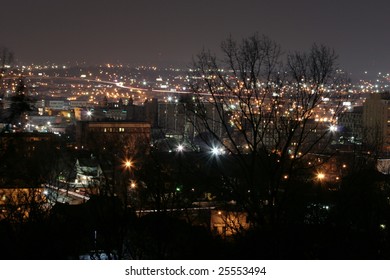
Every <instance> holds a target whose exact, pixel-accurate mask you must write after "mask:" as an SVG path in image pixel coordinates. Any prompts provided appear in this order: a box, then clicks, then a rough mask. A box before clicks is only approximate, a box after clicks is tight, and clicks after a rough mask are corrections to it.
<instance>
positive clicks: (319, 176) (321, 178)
mask: <svg viewBox="0 0 390 280" xmlns="http://www.w3.org/2000/svg"><path fill="white" fill-rule="evenodd" d="M317 179H318V180H320V181H321V180H324V179H325V174H324V173H321V172H320V173H318V174H317Z"/></svg>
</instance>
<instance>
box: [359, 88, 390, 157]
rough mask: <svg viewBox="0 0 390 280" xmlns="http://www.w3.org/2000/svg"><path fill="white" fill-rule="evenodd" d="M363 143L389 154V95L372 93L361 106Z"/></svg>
mask: <svg viewBox="0 0 390 280" xmlns="http://www.w3.org/2000/svg"><path fill="white" fill-rule="evenodd" d="M363 135H364V142H365V143H367V144H368V145H369V146H371V147H372V148H374V149H377V150H378V151H379V152H385V153H388V152H390V93H373V94H371V96H370V97H369V98H368V99H367V100H366V102H365V103H364V105H363Z"/></svg>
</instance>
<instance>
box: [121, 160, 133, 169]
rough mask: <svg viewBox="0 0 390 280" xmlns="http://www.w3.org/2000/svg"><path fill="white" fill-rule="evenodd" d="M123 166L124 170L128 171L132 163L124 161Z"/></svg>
mask: <svg viewBox="0 0 390 280" xmlns="http://www.w3.org/2000/svg"><path fill="white" fill-rule="evenodd" d="M123 165H124V166H125V168H127V169H130V168H131V167H132V165H133V163H132V162H131V161H130V160H125V162H124V163H123Z"/></svg>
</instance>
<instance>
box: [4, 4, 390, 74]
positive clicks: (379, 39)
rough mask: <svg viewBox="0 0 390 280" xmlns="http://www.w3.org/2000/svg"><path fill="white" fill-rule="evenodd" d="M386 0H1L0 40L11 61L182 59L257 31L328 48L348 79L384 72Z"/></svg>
mask: <svg viewBox="0 0 390 280" xmlns="http://www.w3.org/2000/svg"><path fill="white" fill-rule="evenodd" d="M389 8H390V4H389V2H388V1H383V0H373V1H370V5H367V3H366V1H362V0H357V1H356V0H341V1H334V0H329V1H317V0H316V1H309V0H297V1H288V0H280V1H268V0H261V1H254V0H243V1H233V0H224V1H221V0H215V1H206V0H197V1H179V0H165V1H157V0H146V1H123V0H113V1H109V2H107V1H102V0H96V1H75V0H67V1H63V0H59V1H49V0H36V1H27V0H23V1H17V2H15V1H4V2H3V3H2V22H3V23H5V24H4V25H3V27H2V28H0V38H1V40H0V46H2V47H7V48H8V49H10V50H11V51H12V52H14V54H15V57H16V59H17V61H18V63H19V64H25V65H27V64H41V65H42V64H47V63H56V64H67V65H69V64H70V65H75V64H79V65H80V64H84V65H100V64H107V63H111V64H118V63H119V64H125V65H133V66H137V65H148V66H157V67H160V66H164V67H166V66H175V67H176V66H178V67H186V66H188V65H189V64H190V63H191V59H192V57H193V56H194V55H196V54H197V53H198V52H199V51H200V50H202V49H203V48H206V49H211V50H212V51H215V52H218V49H219V46H220V42H221V41H222V40H224V39H225V38H227V37H228V36H230V35H232V36H233V37H234V38H241V37H245V36H248V35H250V34H253V33H254V32H258V33H260V34H265V35H267V36H269V37H270V38H271V39H273V40H275V41H276V42H278V43H279V44H280V45H281V46H282V48H283V50H284V51H285V52H286V53H288V52H289V51H295V50H307V49H308V48H310V46H311V45H312V44H313V43H323V44H325V45H327V46H329V47H332V48H334V49H335V51H336V53H337V54H338V55H339V64H340V67H341V68H343V69H344V70H345V71H346V72H347V73H350V74H351V77H352V79H357V80H358V79H361V78H364V77H365V75H367V77H370V78H372V77H375V76H376V75H377V74H378V73H379V72H381V73H389V72H390V52H389V51H388V50H389V45H390V37H389V36H387V34H388V26H389V24H388V23H389V19H388V11H389Z"/></svg>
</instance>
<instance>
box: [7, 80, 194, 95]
mask: <svg viewBox="0 0 390 280" xmlns="http://www.w3.org/2000/svg"><path fill="white" fill-rule="evenodd" d="M14 78H19V76H15V77H6V78H4V79H14ZM26 78H28V79H64V80H70V81H78V82H89V83H96V84H107V85H114V86H116V87H119V88H125V89H129V90H130V91H152V92H161V93H191V92H189V91H177V90H163V89H154V88H152V89H147V88H140V87H131V86H125V85H123V83H122V82H110V81H102V80H94V79H87V78H79V77H49V76H26Z"/></svg>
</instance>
